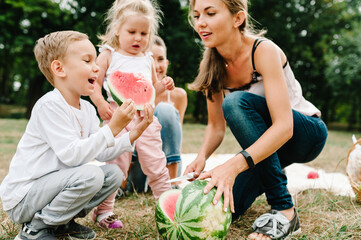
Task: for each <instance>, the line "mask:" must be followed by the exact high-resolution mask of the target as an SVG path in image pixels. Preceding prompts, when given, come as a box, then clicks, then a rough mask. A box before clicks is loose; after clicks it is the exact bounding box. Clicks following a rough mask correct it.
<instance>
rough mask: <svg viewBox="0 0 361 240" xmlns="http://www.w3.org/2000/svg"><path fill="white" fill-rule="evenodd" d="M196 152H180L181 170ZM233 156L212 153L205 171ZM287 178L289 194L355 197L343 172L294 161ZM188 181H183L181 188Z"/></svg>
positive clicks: (287, 170) (288, 169) (287, 168)
mask: <svg viewBox="0 0 361 240" xmlns="http://www.w3.org/2000/svg"><path fill="white" fill-rule="evenodd" d="M196 156H197V154H193V153H190V154H182V172H184V170H185V168H186V166H187V165H188V164H189V163H191V162H192V161H193V160H194V159H195V157H196ZM232 156H234V154H213V155H212V156H211V157H210V158H209V159H208V160H207V162H206V167H205V171H207V170H210V169H212V168H214V167H216V166H218V165H219V164H222V163H224V162H225V161H226V160H228V159H229V158H231V157H232ZM285 170H286V175H287V179H288V184H287V188H288V191H289V192H290V194H291V195H293V196H294V195H295V194H297V193H299V192H302V191H304V190H307V189H325V190H327V191H329V192H331V193H333V194H335V195H342V196H350V197H355V194H354V192H353V191H352V188H351V185H350V183H349V181H348V178H347V176H346V175H345V174H343V173H338V172H333V173H327V172H325V171H324V170H322V169H315V168H312V167H310V166H307V165H305V164H299V163H294V164H292V165H290V166H288V167H286V168H285ZM311 171H314V172H317V173H318V175H319V178H317V179H308V178H307V175H308V173H309V172H311ZM188 183H189V182H187V181H183V182H182V183H181V184H180V187H181V188H183V187H184V186H185V185H187V184H188Z"/></svg>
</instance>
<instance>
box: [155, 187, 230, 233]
mask: <svg viewBox="0 0 361 240" xmlns="http://www.w3.org/2000/svg"><path fill="white" fill-rule="evenodd" d="M207 183H208V181H205V180H196V181H193V182H192V183H190V184H188V185H187V186H186V187H185V188H184V189H183V190H182V192H181V194H180V195H179V197H178V199H177V203H176V207H175V214H174V225H171V224H168V225H167V226H165V225H164V228H166V227H168V226H169V228H167V230H164V229H159V227H158V230H159V233H160V235H161V236H162V238H163V239H171V240H173V239H179V240H188V239H189V240H195V239H225V237H226V235H227V233H228V230H229V228H230V225H231V221H232V214H231V212H230V210H229V208H228V211H227V212H224V211H223V197H222V198H221V199H220V201H219V202H218V203H217V204H216V205H213V203H212V201H213V198H214V195H215V194H216V189H215V188H213V189H212V190H211V191H210V192H209V193H208V194H204V193H203V189H204V187H205V186H206V185H207ZM156 219H157V214H156ZM168 219H169V218H168ZM158 221H163V222H164V219H161V218H158V220H157V226H158Z"/></svg>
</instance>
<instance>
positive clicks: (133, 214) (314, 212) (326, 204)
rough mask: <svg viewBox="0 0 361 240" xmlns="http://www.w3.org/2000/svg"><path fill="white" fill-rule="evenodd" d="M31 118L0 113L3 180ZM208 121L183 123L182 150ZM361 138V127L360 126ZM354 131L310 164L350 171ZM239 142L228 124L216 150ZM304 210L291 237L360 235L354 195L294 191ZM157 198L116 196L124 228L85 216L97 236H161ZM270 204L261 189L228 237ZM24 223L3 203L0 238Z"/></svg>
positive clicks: (190, 148) (195, 143)
mask: <svg viewBox="0 0 361 240" xmlns="http://www.w3.org/2000/svg"><path fill="white" fill-rule="evenodd" d="M26 123H27V121H26V120H14V119H0V181H2V179H3V178H4V177H5V175H6V174H7V171H8V168H9V164H10V161H11V158H12V156H13V155H14V153H15V151H16V145H17V143H18V141H19V140H20V138H21V136H22V134H23V132H24V130H25V126H26ZM204 128H205V126H204V125H201V124H184V133H183V147H182V149H183V153H196V152H197V151H198V150H199V147H200V144H201V142H202V139H203V134H204ZM355 134H356V136H357V137H358V138H360V137H361V133H359V132H355ZM351 135H352V133H350V132H345V131H330V132H329V138H328V140H327V143H326V146H325V148H324V150H323V152H322V153H321V154H320V156H319V157H318V158H317V159H315V160H314V161H312V162H310V163H308V164H307V165H309V166H312V167H314V168H322V169H323V170H325V171H326V172H341V173H345V168H346V156H347V153H348V150H349V149H350V147H351V145H352V143H351ZM238 151H239V146H238V144H237V143H236V141H235V139H234V137H233V136H232V134H231V133H230V131H229V130H227V134H226V136H225V139H224V141H223V143H222V144H221V146H220V147H219V149H218V150H217V152H216V153H218V154H221V153H236V152H238ZM294 203H295V206H296V208H297V209H298V211H299V216H300V220H301V228H302V234H301V235H299V236H297V237H294V238H292V239H307V240H308V239H361V218H360V215H361V205H360V204H358V203H356V202H355V199H351V198H349V197H343V196H335V195H333V194H331V193H329V192H326V191H324V190H306V191H303V192H301V193H299V194H297V195H296V196H294ZM155 204H156V203H155V201H154V199H153V196H152V195H151V194H149V193H147V194H137V193H135V194H129V195H127V196H126V197H124V198H121V199H119V200H117V201H116V204H115V213H116V214H118V215H119V216H121V219H122V221H123V223H124V225H125V227H124V229H122V230H108V231H105V230H102V229H100V228H98V227H97V226H95V225H94V224H93V223H92V222H91V221H90V218H89V216H87V217H86V218H85V219H81V220H80V222H81V223H83V224H87V225H89V226H90V227H92V228H93V229H94V230H95V231H96V233H97V236H98V237H97V239H157V238H158V234H157V229H156V226H155V221H154V209H155ZM268 210H269V206H268V204H267V202H266V198H265V197H264V196H263V195H262V196H260V197H259V198H257V200H256V201H255V202H254V204H253V205H252V206H251V208H250V209H249V210H248V211H247V212H246V213H245V215H244V216H243V217H242V218H241V219H240V220H238V221H235V222H233V223H232V225H231V229H230V231H229V233H228V235H227V239H245V238H246V236H247V235H248V234H249V233H251V226H252V223H253V221H254V220H255V219H256V218H257V217H258V216H259V215H261V214H263V213H265V212H266V211H268ZM18 230H19V226H17V225H15V224H13V223H11V221H10V220H9V218H8V217H7V215H6V213H5V212H4V211H2V210H1V205H0V240H5V239H6V240H8V239H14V237H15V236H16V234H17V232H18Z"/></svg>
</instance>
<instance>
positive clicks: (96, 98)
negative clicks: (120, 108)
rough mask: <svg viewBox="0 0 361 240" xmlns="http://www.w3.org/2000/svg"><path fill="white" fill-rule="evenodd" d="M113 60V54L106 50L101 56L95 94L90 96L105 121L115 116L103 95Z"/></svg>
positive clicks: (98, 62) (98, 61)
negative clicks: (105, 81) (107, 72)
mask: <svg viewBox="0 0 361 240" xmlns="http://www.w3.org/2000/svg"><path fill="white" fill-rule="evenodd" d="M110 60H111V52H110V51H109V50H106V51H104V52H102V53H100V54H99V56H98V58H97V64H98V66H99V68H100V69H99V76H98V78H97V81H96V82H95V89H94V93H93V94H92V95H91V96H90V99H91V100H92V102H93V103H94V104H95V106H96V107H97V110H98V113H99V115H100V117H101V119H103V120H109V119H111V117H112V115H113V109H112V108H111V106H110V104H109V103H108V102H107V101H106V100H105V99H104V97H103V94H102V87H103V82H104V77H105V74H106V71H107V69H108V66H109V61H110Z"/></svg>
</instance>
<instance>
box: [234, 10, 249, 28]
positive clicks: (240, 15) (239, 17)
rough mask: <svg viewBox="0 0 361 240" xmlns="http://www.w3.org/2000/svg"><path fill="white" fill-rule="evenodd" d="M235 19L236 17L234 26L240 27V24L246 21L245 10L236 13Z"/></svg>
mask: <svg viewBox="0 0 361 240" xmlns="http://www.w3.org/2000/svg"><path fill="white" fill-rule="evenodd" d="M233 19H234V23H233V27H234V28H239V26H241V25H242V24H243V23H244V21H246V13H245V11H239V12H238V13H236V14H235V15H234V17H233Z"/></svg>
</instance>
